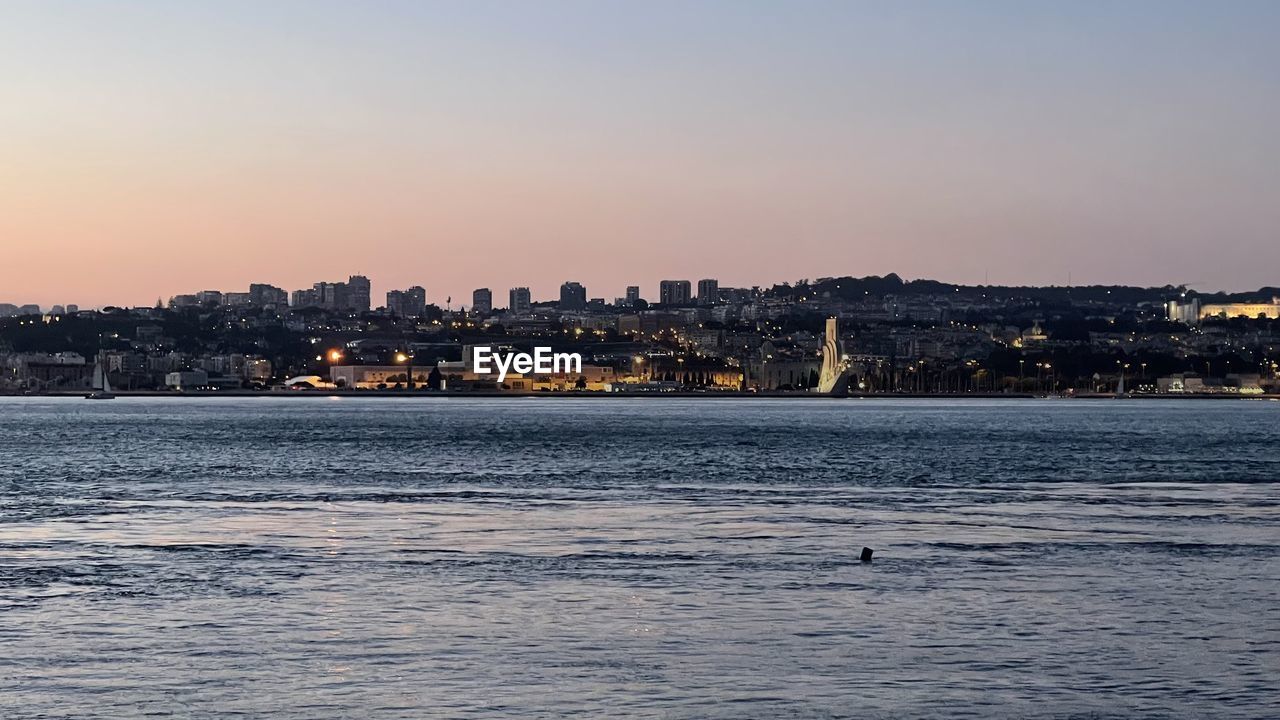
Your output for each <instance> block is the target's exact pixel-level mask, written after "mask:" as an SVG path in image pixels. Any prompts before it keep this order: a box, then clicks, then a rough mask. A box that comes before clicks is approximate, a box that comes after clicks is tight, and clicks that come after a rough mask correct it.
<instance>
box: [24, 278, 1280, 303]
mask: <svg viewBox="0 0 1280 720" xmlns="http://www.w3.org/2000/svg"><path fill="white" fill-rule="evenodd" d="M332 275H333V277H335V278H336V277H337V276H338V275H339V274H338V273H334V274H332ZM888 275H896V276H898V277H899V278H900V279H901V280H902V281H903V282H913V281H927V282H939V283H942V284H946V285H955V286H958V287H969V288H981V287H991V288H1053V287H1071V288H1082V289H1083V288H1089V287H1134V288H1153V289H1154V288H1163V287H1178V285H1176V284H1174V283H1163V284H1156V285H1136V284H1132V283H1118V284H1110V283H1108V284H1105V285H1104V284H1084V283H1074V284H1071V285H1067V284H1065V283H1063V284H1046V285H1034V284H1026V283H1009V284H1004V283H982V282H978V283H955V282H951V281H948V280H945V279H941V278H910V277H903V276H902V275H900V274H898V273H888V274H886V275H885V276H877V275H868V276H862V277H869V278H875V277H886V276H888ZM833 277H834V278H840V277H850V278H857V277H858V276H855V275H848V274H843V275H835V276H822V277H819V276H811V277H806V278H798V280H806V281H809V282H815V283H816V282H817V281H820V280H826V279H831V278H833ZM350 281H359V282H360V283H362V285H363V290H362V291H360V292H359V293H358V294H357V295H356V297H355V298H354V302H349V301H348V299H347V289H346V286H347V284H348V282H350ZM794 282H795V281H793V280H788V279H778V280H775V281H774V282H768V283H763V284H755V285H739V284H734V283H725V282H722V281H720V279H719V278H716V277H693V276H689V277H676V276H675V275H673V276H672V277H667V278H663V279H662V280H658V281H655V282H653V283H652V284H651V285H646V284H639V285H636V284H628V285H626V286H624V287H622V288H621V290H622V292H616V293H614V292H603V293H597V292H596V291H594V290H593V288H594V287H595V285H593V284H592V283H590V282H582V281H580V280H564V281H562V282H560V283H558V284H555V287H552V288H550V289H548V290H547V291H546V292H543V293H541V294H540V293H539V292H535V291H533V290H532V287H531V286H530V285H529V284H527V283H526V284H524V285H514V286H511V287H509V288H500V287H497V286H495V285H492V284H490V285H476V286H474V287H472V288H471V290H468V291H465V292H460V293H458V294H457V295H456V296H451V295H448V294H443V295H441V294H436V293H434V292H433V291H432V290H431V289H430V288H429V287H426V286H423V285H422V284H419V283H415V284H411V285H408V286H404V287H392V286H385V287H384V286H380V285H379V284H376V283H375V282H374V281H373V279H371V278H368V277H366V276H365V275H363V274H360V273H355V274H350V275H348V276H347V280H345V281H344V280H318V281H317V280H313V281H311V282H306V283H303V284H302V285H300V286H299V287H291V286H287V285H277V284H275V283H273V282H270V281H269V280H266V279H263V278H259V279H258V280H257V281H254V282H250V283H247V284H246V285H244V286H241V287H227V286H221V287H206V288H200V289H193V288H185V289H184V290H183V291H182V292H178V293H173V294H169V295H165V294H163V293H162V294H159V295H153V296H152V300H151V301H150V302H143V303H101V304H96V305H94V304H83V303H76V302H68V301H62V300H59V301H55V302H52V303H36V302H28V301H27V300H25V299H21V298H17V299H9V298H5V297H0V306H6V305H13V306H18V307H23V306H35V305H38V306H40V308H41V310H42V311H43V312H48V311H50V309H52V308H68V307H74V308H77V309H83V310H97V309H101V308H104V307H151V306H154V305H155V304H156V303H157V301H158V302H159V303H160V304H161V305H164V306H166V307H168V306H170V305H173V304H174V303H175V301H176V302H177V304H178V305H179V306H181V305H197V304H206V303H209V302H213V303H214V304H230V305H236V304H246V305H250V304H251V305H255V306H262V305H277V306H280V307H306V306H309V305H310V306H335V307H339V308H341V307H347V308H348V309H351V310H376V309H379V308H385V309H388V310H392V311H396V310H397V309H398V308H400V307H401V305H400V303H407V305H405V306H404V307H413V308H418V309H421V308H422V307H424V306H430V305H434V306H436V307H440V308H452V309H455V310H456V309H460V308H469V307H472V306H473V305H475V303H476V300H477V299H481V300H482V302H481V304H480V305H481V307H483V308H485V309H486V310H488V309H501V308H504V307H506V308H509V307H511V306H512V302H511V301H509V302H508V303H507V304H506V305H505V306H504V305H503V304H501V303H499V302H495V301H494V297H495V296H497V297H506V296H508V295H510V294H512V293H515V292H517V291H522V292H524V293H525V294H526V295H525V299H524V300H523V301H522V303H521V306H522V307H523V306H524V305H525V304H538V303H563V301H564V300H565V290H566V288H567V287H568V286H575V287H576V288H577V290H578V291H579V292H580V293H581V301H580V302H577V301H574V302H573V304H570V305H567V306H565V308H566V309H570V310H581V309H586V302H587V301H590V300H597V299H598V300H603V301H604V302H605V303H606V304H610V305H612V304H614V303H615V302H617V301H620V302H622V303H624V304H633V303H634V301H635V300H637V299H639V300H643V301H645V302H647V303H649V304H668V303H669V304H675V305H683V304H699V305H701V304H706V301H707V298H708V296H710V297H714V296H715V293H717V292H718V291H719V290H721V289H730V288H740V289H752V288H759V289H761V290H767V289H769V288H771V287H774V286H775V285H784V284H792V283H794ZM672 286H674V287H672ZM1277 287H1280V285H1264V286H1260V287H1253V288H1242V289H1228V288H1205V287H1199V288H1196V287H1190V286H1187V289H1188V290H1193V291H1195V292H1197V293H1199V294H1204V295H1214V294H1228V295H1248V294H1254V295H1257V297H1258V300H1259V301H1267V300H1271V299H1272V298H1273V295H1274V291H1275V290H1276V289H1277ZM275 293H279V295H278V299H277V298H276V296H275ZM326 293H327V294H328V298H327V299H326V298H325V295H326ZM335 293H338V294H339V295H338V298H337V299H335ZM1268 293H1272V294H1268ZM144 294H145V293H144ZM264 295H266V296H269V297H264ZM213 296H217V298H216V299H215V298H214V297H213ZM224 296H228V297H229V296H243V303H240V302H227V301H224V300H223V297H224Z"/></svg>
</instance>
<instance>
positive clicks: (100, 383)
mask: <svg viewBox="0 0 1280 720" xmlns="http://www.w3.org/2000/svg"><path fill="white" fill-rule="evenodd" d="M84 397H85V399H86V400H115V399H116V396H115V394H114V393H112V392H111V380H110V379H108V378H107V363H106V357H105V356H104V355H103V354H102V353H98V362H97V363H96V364H95V365H94V366H93V391H92V392H90V393H89V394H88V395H85V396H84Z"/></svg>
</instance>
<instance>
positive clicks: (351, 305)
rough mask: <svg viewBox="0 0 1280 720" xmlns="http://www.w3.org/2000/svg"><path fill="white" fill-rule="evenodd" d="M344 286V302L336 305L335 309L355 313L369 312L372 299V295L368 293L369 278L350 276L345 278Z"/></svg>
mask: <svg viewBox="0 0 1280 720" xmlns="http://www.w3.org/2000/svg"><path fill="white" fill-rule="evenodd" d="M346 285H347V286H346V298H345V300H346V302H344V303H341V304H338V305H337V306H336V307H339V308H342V309H344V310H354V311H356V312H369V307H370V301H371V299H372V295H370V292H369V291H370V284H369V278H367V277H365V276H364V275H352V276H350V277H348V278H347V283H346Z"/></svg>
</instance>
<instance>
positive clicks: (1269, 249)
mask: <svg viewBox="0 0 1280 720" xmlns="http://www.w3.org/2000/svg"><path fill="white" fill-rule="evenodd" d="M1277 21H1280V6H1278V5H1276V4H1274V3H1261V2H1256V3H1255V2H1237V3H1231V4H1229V5H1218V6H1212V5H1209V4H1203V3H1184V2H1134V3H1124V4H1102V3H1098V4H1091V5H1086V6H1079V5H1072V6H1065V5H1063V6H1058V5H1052V4H1049V5H1036V6H1030V5H1027V4H1024V3H1011V2H995V1H992V2H974V3H964V4H952V3H942V2H912V3H893V4H890V5H873V4H863V3H823V2H803V3H798V4H788V5H787V6H785V8H783V7H782V6H770V5H767V4H750V3H725V2H703V3H696V4H689V3H674V2H669V3H647V4H645V5H644V6H643V7H639V6H625V5H609V6H605V5H602V4H588V3H573V2H554V3H539V4H537V6H536V7H535V6H521V5H513V4H491V3H483V2H481V3H468V4H465V5H456V4H447V3H427V2H415V3H401V2H375V3H367V4H361V5H358V6H345V7H344V6H333V5H326V6H317V5H315V4H311V3H292V2H281V3H277V4H273V5H272V6H271V7H269V8H264V7H261V6H260V5H257V4H248V3H220V4H218V5H214V6H210V5H199V4H194V3H184V2H175V3H166V4H126V5H124V6H121V7H110V6H95V5H87V4H60V3H25V2H19V3H16V4H14V5H12V6H11V7H10V9H9V12H8V13H7V14H6V22H5V23H4V24H3V27H0V68H4V69H6V70H7V72H6V73H5V75H6V77H8V78H10V82H8V83H6V84H5V85H4V87H2V88H0V108H3V110H0V155H3V156H4V157H5V158H6V162H5V163H4V164H3V165H2V166H0V250H2V251H3V257H2V258H0V259H2V260H3V261H2V262H0V295H3V296H4V298H3V300H4V301H7V302H37V303H40V304H42V305H50V304H53V303H67V302H74V303H77V304H79V305H81V306H86V307H88V306H95V305H103V304H109V303H115V304H128V305H138V304H144V303H150V302H154V298H155V295H156V294H159V295H164V296H167V295H172V294H177V293H180V292H187V291H190V289H192V288H200V287H234V286H242V285H247V284H248V283H249V282H254V281H257V279H258V278H259V277H261V276H262V275H267V274H269V275H271V276H272V277H273V278H274V281H273V282H276V283H278V284H279V285H281V286H282V287H304V286H305V285H306V284H308V283H309V282H310V280H311V278H316V277H326V276H332V275H335V274H336V273H335V270H339V269H342V270H344V271H345V269H347V268H350V269H353V270H356V271H358V272H363V273H365V274H367V275H369V276H371V277H376V278H378V279H379V282H380V283H385V285H386V286H387V287H408V286H411V285H424V286H426V287H428V289H429V290H430V291H431V292H432V294H433V296H435V297H447V296H452V297H454V298H466V297H468V296H469V293H470V292H471V290H472V289H474V287H473V284H481V283H480V282H475V283H473V282H472V281H468V282H467V283H465V284H463V283H458V282H456V281H455V280H456V279H457V278H483V281H482V284H484V285H487V286H489V287H493V288H507V287H514V286H525V285H527V286H529V287H530V288H531V290H532V291H533V293H534V294H535V296H539V297H545V296H548V295H551V294H552V293H554V292H555V289H556V288H557V287H558V285H559V283H561V282H563V280H564V279H565V278H573V277H579V278H591V282H592V283H594V284H595V285H596V286H597V287H600V288H611V289H610V290H609V291H608V292H607V293H604V296H606V297H611V296H613V295H615V294H621V293H622V292H623V288H625V287H626V286H627V285H629V284H635V283H636V282H639V283H641V284H642V285H643V286H645V287H646V288H648V287H650V286H652V285H654V284H655V283H657V282H658V281H660V280H662V279H664V278H666V277H669V276H670V268H672V267H679V268H683V269H684V270H683V272H682V275H685V274H687V276H688V277H690V278H692V279H696V278H698V277H718V278H719V279H720V281H721V282H722V283H724V284H726V285H738V286H744V285H745V286H750V285H762V284H767V283H771V282H775V281H777V280H779V279H781V278H789V279H791V280H795V279H797V278H801V277H806V276H813V275H814V274H819V273H815V270H814V268H823V269H824V270H823V271H822V272H821V273H820V274H823V275H830V274H836V273H852V274H856V275H871V274H877V275H883V274H886V273H889V272H897V273H900V274H902V275H903V276H906V277H936V278H943V279H946V280H949V281H953V282H961V283H969V284H977V283H982V282H984V281H985V282H989V283H992V284H1026V285H1047V284H1066V283H1067V282H1068V278H1069V277H1070V278H1071V280H1072V282H1073V283H1074V284H1113V283H1115V284H1119V283H1132V284H1138V285H1157V284H1163V283H1175V284H1182V283H1187V284H1191V285H1193V286H1203V287H1209V288H1215V289H1216V288H1222V289H1226V290H1244V289H1249V288H1256V287H1260V286H1264V285H1270V284H1275V281H1274V279H1273V278H1274V277H1275V273H1274V268H1275V267H1276V266H1277V265H1280V245H1277V243H1276V242H1275V241H1276V229H1277V227H1280V163H1277V162H1276V159H1277V157H1278V156H1280V140H1277V137H1276V134H1275V133H1274V127H1275V126H1276V121H1277V119H1280V88H1278V87H1277V85H1276V83H1275V82H1274V72H1273V70H1272V68H1274V67H1276V66H1277V65H1280V47H1277V46H1276V45H1275V43H1273V42H1272V39H1271V34H1272V33H1271V28H1274V27H1275V26H1276V25H1277ZM830 267H835V268H838V270H835V271H830V270H825V268H830ZM646 292H648V291H646Z"/></svg>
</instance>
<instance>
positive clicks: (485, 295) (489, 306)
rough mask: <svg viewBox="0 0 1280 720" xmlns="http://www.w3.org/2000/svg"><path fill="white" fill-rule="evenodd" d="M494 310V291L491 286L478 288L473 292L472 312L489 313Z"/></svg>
mask: <svg viewBox="0 0 1280 720" xmlns="http://www.w3.org/2000/svg"><path fill="white" fill-rule="evenodd" d="M492 311H493V292H492V291H491V290H489V288H476V289H475V290H474V291H473V292H472V293H471V312H474V313H478V314H480V315H487V314H488V313H490V312H492Z"/></svg>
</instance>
